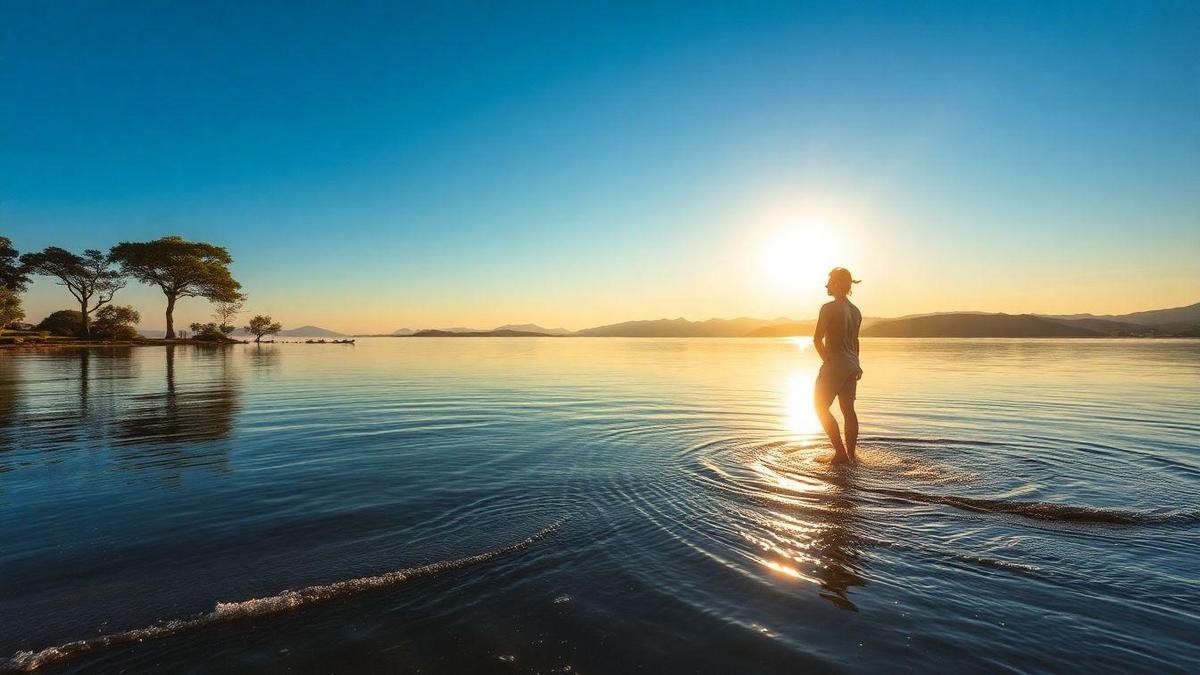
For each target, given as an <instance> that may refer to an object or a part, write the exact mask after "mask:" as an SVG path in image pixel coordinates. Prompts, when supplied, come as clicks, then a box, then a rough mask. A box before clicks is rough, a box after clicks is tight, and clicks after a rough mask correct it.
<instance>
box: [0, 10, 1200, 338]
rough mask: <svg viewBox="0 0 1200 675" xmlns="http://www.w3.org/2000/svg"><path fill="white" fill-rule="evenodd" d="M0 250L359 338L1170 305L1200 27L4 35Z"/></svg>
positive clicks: (845, 20) (1105, 18)
mask: <svg viewBox="0 0 1200 675" xmlns="http://www.w3.org/2000/svg"><path fill="white" fill-rule="evenodd" d="M0 234H4V235H6V236H8V237H10V238H11V239H12V240H13V242H14V243H15V245H16V246H17V248H18V249H20V250H22V251H28V250H32V249H40V248H42V247H45V246H49V245H57V246H62V247H65V248H69V249H72V250H76V251H81V250H83V249H84V248H100V249H107V248H108V247H109V246H111V245H113V244H115V243H117V242H119V241H135V240H146V239H150V238H156V237H159V236H162V235H166V234H180V235H182V236H184V237H186V238H189V239H197V240H204V241H211V242H214V243H218V244H221V245H224V246H226V247H227V248H228V249H229V251H230V253H231V254H232V255H233V257H234V259H235V263H234V267H233V271H234V275H235V276H236V277H237V278H238V279H239V280H240V281H241V282H242V284H243V285H244V287H245V289H246V291H247V292H248V293H249V295H250V303H249V305H248V310H249V311H251V312H263V313H270V314H272V315H274V317H275V318H276V319H278V320H281V321H282V322H283V324H284V325H285V326H298V325H301V324H309V323H310V324H316V325H321V326H325V327H329V328H333V329H336V330H342V331H355V332H360V331H391V330H393V329H396V328H400V327H410V328H422V327H432V326H449V325H465V326H476V327H492V326H495V325H498V324H501V323H509V322H512V323H525V322H536V323H540V324H542V325H544V326H547V327H556V326H565V327H567V328H582V327H586V326H591V325H597V324H603V323H611V322H616V321H623V320H628V319H646V318H662V317H671V318H673V317H677V316H685V317H687V318H691V319H705V318H709V317H713V316H718V317H734V316H759V317H776V316H781V315H786V316H791V317H795V318H804V317H811V316H814V315H815V310H816V306H817V304H818V303H819V302H821V301H822V295H823V290H822V288H821V285H822V283H823V277H824V273H825V272H826V271H827V270H828V267H830V266H832V265H834V264H841V265H845V266H848V267H850V268H851V270H852V271H853V272H854V273H855V275H856V276H857V277H860V278H862V279H863V280H864V281H863V283H862V284H861V285H860V286H859V287H858V289H857V290H856V295H855V298H856V300H857V301H858V302H859V304H860V306H862V307H863V309H864V313H865V314H866V315H868V316H894V315H900V314H906V313H917V312H926V311H937V310H953V309H962V310H989V311H1007V312H1027V311H1032V312H1045V313H1066V312H1094V313H1122V312H1128V311H1135V310H1142V309H1151V308H1159V307H1167V306H1176V305H1183V304H1190V303H1192V302H1196V301H1198V300H1200V4H1197V3H1195V2H1190V1H1186V0H1185V1H1181V2H1151V1H1146V2H1129V1H1121V2H1111V3H1110V2H1103V1H1100V0H1087V1H1085V2H1078V3H1057V2H1046V1H1045V0H1038V1H1037V2H1028V3H1023V2H1009V1H1005V2H995V3H988V2H957V1H956V2H945V3H924V2H895V3H872V2H848V3H838V2H828V1H822V2H812V3H806V2H799V1H796V0H792V1H790V2H782V3H769V2H745V1H744V0H743V1H738V2H729V3H704V2H695V1H689V2H680V3H661V4H660V3H652V2H649V1H646V0H642V1H638V2H632V3H627V4H622V3H615V2H610V3H589V2H581V1H571V2H548V3H539V4H521V3H515V2H512V3H510V2H477V3H454V2H430V3H420V4H416V3H402V2H398V1H390V2H379V3H360V2H348V1H338V2H332V1H331V2H324V3H322V2H278V3H271V2H240V1H239V2H213V1H205V2H195V3H192V2H183V1H173V2H149V1H147V2H71V1H69V0H60V1H56V2H34V1H29V2H24V1H17V0H14V1H12V2H5V3H2V4H0ZM25 300H26V309H27V313H28V314H29V316H30V318H31V319H33V320H37V319H39V318H40V317H41V316H43V315H44V314H46V313H48V312H49V311H51V310H53V309H58V308H63V307H69V306H71V303H70V298H69V296H67V294H66V292H65V291H64V290H62V289H60V288H57V287H55V286H54V285H53V284H52V283H51V282H50V281H48V280H45V279H41V280H39V281H38V282H37V283H36V284H35V286H34V287H33V288H32V289H31V291H30V292H29V293H28V294H27V295H26V298H25ZM118 302H123V303H131V304H133V305H135V306H136V307H137V308H138V309H139V310H140V311H141V312H142V314H143V326H144V327H146V328H161V327H162V326H163V323H164V322H163V319H162V316H161V315H162V308H163V306H164V304H165V303H164V302H163V300H162V296H161V294H159V293H157V292H156V291H154V290H152V289H149V288H146V287H140V288H134V287H131V288H130V289H127V290H126V291H124V292H122V293H121V294H120V295H118ZM207 313H208V308H207V306H206V304H205V303H204V302H202V301H199V300H194V299H193V300H187V301H184V302H182V303H181V305H180V308H179V310H178V312H177V321H176V323H177V325H180V324H182V325H186V324H187V323H188V322H190V321H194V320H197V319H200V318H202V317H205V316H206V315H207Z"/></svg>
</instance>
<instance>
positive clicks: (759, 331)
mask: <svg viewBox="0 0 1200 675" xmlns="http://www.w3.org/2000/svg"><path fill="white" fill-rule="evenodd" d="M816 325H817V321H816V319H812V320H810V321H797V322H794V323H781V324H776V325H774V326H763V327H762V328H756V329H754V330H752V331H750V332H749V333H746V337H794V336H797V335H801V336H804V335H812V334H813V328H814V327H816Z"/></svg>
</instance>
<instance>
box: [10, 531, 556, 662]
mask: <svg viewBox="0 0 1200 675" xmlns="http://www.w3.org/2000/svg"><path fill="white" fill-rule="evenodd" d="M562 524H563V521H558V522H556V523H553V524H551V525H548V526H546V527H544V528H542V529H540V530H538V531H537V532H535V533H533V534H532V535H530V536H528V537H526V538H524V539H521V540H520V541H516V542H513V543H511V544H508V545H506V546H501V547H499V548H493V549H490V550H487V551H483V552H481V553H476V554H474V555H470V556H466V557H463V558H452V559H450V560H440V561H438V562H434V563H429V564H427V565H421V566H419V567H407V568H404V569H398V570H393V571H391V572H386V573H384V574H379V575H376V576H371V577H360V578H357V579H346V580H344V581H338V582H334V583H332V584H324V585H320V586H307V587H305V588H300V589H297V590H286V591H283V592H282V593H278V594H276V595H271V596H267V597H263V598H251V599H249V600H242V601H240V602H218V603H217V605H216V607H214V608H213V610H212V611H211V612H208V613H205V614H201V615H199V616H196V617H193V618H190V619H173V620H171V621H165V622H163V623H159V624H155V625H153V626H146V627H143V628H134V629H131V630H126V631H121V632H119V633H109V634H107V635H100V636H97V637H94V638H89V639H87V640H76V641H74V642H67V643H65V644H60V645H55V646H53V647H47V648H45V649H42V650H40V651H36V652H33V651H24V652H17V653H16V654H14V655H13V656H11V657H10V658H9V659H7V660H6V661H0V672H29V671H33V670H37V669H38V668H41V667H42V666H46V665H50V664H53V663H59V662H61V661H65V660H67V659H71V658H75V657H78V656H82V655H84V654H88V653H91V652H95V651H99V650H102V649H108V648H110V647H118V646H121V645H126V644H131V643H135V642H145V641H146V640H154V639H157V638H163V637H167V636H170V635H176V634H178V633H182V632H184V631H189V630H195V629H198V628H203V627H205V626H209V625H213V624H217V623H220V622H223V621H233V620H237V619H246V618H251V617H263V616H268V615H272V614H281V613H283V612H290V611H292V610H295V609H299V608H300V607H303V606H305V605H310V604H314V603H318V602H323V601H325V600H331V599H333V598H340V597H345V596H348V595H353V594H356V593H363V592H366V591H373V590H379V589H382V588H388V587H390V586H395V585H396V584H399V583H401V582H404V581H408V580H409V579H414V578H417V577H425V576H430V575H434V574H440V573H442V572H449V571H451V570H458V569H463V568H465V567H471V566H474V565H479V564H482V563H486V562H489V561H492V560H495V559H497V558H501V557H503V556H506V555H509V554H512V553H515V552H517V551H519V550H521V549H524V548H526V547H528V546H530V545H531V544H533V543H534V542H536V541H538V540H539V539H542V538H544V537H546V536H548V535H550V534H552V533H553V532H554V531H555V530H557V529H559V528H560V527H562Z"/></svg>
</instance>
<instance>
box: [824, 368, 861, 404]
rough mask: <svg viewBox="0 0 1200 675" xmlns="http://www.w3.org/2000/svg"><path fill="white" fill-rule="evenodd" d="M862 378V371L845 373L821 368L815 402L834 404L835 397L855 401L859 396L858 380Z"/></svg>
mask: <svg viewBox="0 0 1200 675" xmlns="http://www.w3.org/2000/svg"><path fill="white" fill-rule="evenodd" d="M860 377H862V371H861V370H860V371H858V372H851V373H845V372H838V371H837V370H834V369H830V368H826V367H825V366H821V370H820V372H818V373H817V383H816V386H815V387H814V391H813V400H814V401H817V402H821V401H829V402H830V403H832V402H833V399H834V397H838V398H840V399H842V400H843V401H853V400H854V398H855V397H856V396H857V395H858V378H860Z"/></svg>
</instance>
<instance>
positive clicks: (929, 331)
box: [862, 313, 1101, 338]
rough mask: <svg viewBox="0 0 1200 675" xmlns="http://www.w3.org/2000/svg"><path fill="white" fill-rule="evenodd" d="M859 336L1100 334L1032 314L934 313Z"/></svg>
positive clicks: (878, 326)
mask: <svg viewBox="0 0 1200 675" xmlns="http://www.w3.org/2000/svg"><path fill="white" fill-rule="evenodd" d="M862 335H863V337H968V338H974V337H1098V336H1100V335H1101V333H1099V332H1097V331H1094V330H1091V329H1088V328H1083V327H1081V326H1072V325H1068V324H1067V323H1066V322H1063V321H1054V320H1051V319H1043V318H1041V317H1037V316H1033V315H1032V314H1016V315H1013V314H957V313H955V314H934V315H931V316H918V317H913V318H906V319H892V320H890V321H880V322H878V323H876V324H874V325H873V326H871V327H869V328H865V329H863V331H862Z"/></svg>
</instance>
